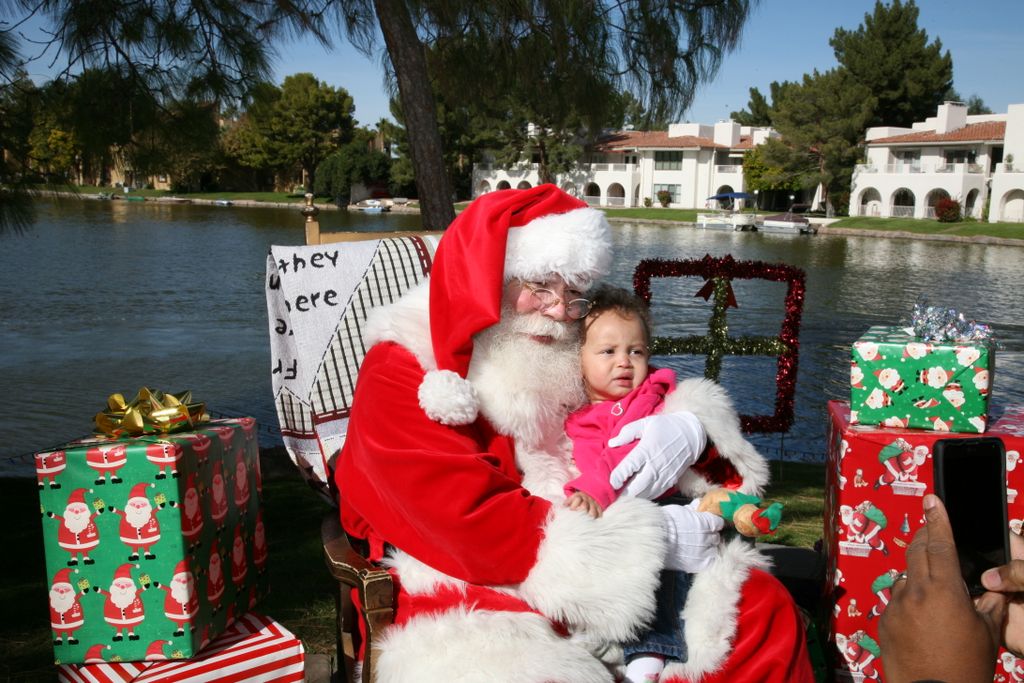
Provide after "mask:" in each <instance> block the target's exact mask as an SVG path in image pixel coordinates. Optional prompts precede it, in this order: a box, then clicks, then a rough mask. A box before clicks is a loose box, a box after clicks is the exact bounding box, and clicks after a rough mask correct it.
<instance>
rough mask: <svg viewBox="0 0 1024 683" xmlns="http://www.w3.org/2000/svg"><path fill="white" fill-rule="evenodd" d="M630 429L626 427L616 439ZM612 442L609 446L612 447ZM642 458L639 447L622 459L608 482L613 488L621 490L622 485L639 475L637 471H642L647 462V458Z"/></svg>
mask: <svg viewBox="0 0 1024 683" xmlns="http://www.w3.org/2000/svg"><path fill="white" fill-rule="evenodd" d="M628 428H629V425H626V426H625V427H624V428H623V430H622V431H621V432H619V436H618V437H615V438H616V439H617V438H619V437H621V436H622V435H623V433H624V432H625V431H626V429H628ZM614 440H615V439H612V441H614ZM612 441H609V442H608V445H609V446H611V445H612ZM626 443H628V442H626ZM641 456H643V451H642V450H641V449H640V448H639V447H637V448H634V449H633V450H632V451H630V453H629V455H627V456H626V457H625V458H623V459H622V462H620V463H619V464H618V465H616V466H615V469H614V470H612V473H611V476H610V477H608V482H609V483H610V484H611V485H612V488H614V489H621V488H622V485H623V484H625V483H626V482H627V481H629V478H630V477H632V476H633V475H634V474H636V473H637V470H639V469H640V467H641V466H642V465H643V464H644V462H645V460H646V458H644V457H641Z"/></svg>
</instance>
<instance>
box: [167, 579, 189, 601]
mask: <svg viewBox="0 0 1024 683" xmlns="http://www.w3.org/2000/svg"><path fill="white" fill-rule="evenodd" d="M171 597H172V598H174V601H175V602H180V603H181V604H182V605H187V604H188V601H189V600H191V599H192V582H191V581H189V580H188V579H187V578H186V579H185V580H184V581H181V580H179V579H177V578H175V579H174V580H173V581H171Z"/></svg>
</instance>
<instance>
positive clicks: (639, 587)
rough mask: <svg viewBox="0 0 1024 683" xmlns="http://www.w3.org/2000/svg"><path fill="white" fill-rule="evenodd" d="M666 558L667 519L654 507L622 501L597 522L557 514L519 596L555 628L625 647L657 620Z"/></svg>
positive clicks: (560, 511) (557, 509)
mask: <svg viewBox="0 0 1024 683" xmlns="http://www.w3.org/2000/svg"><path fill="white" fill-rule="evenodd" d="M664 558H665V530H664V527H663V521H662V513H661V510H659V509H658V506H657V505H655V504H653V503H651V502H649V501H646V500H639V499H635V498H620V499H619V500H617V501H615V503H613V504H612V505H610V506H609V507H608V509H607V510H605V511H604V514H603V515H602V516H601V517H598V518H597V519H594V518H592V517H590V516H589V515H587V514H585V513H583V512H576V511H574V510H570V509H569V508H566V507H561V506H554V507H553V508H552V515H551V517H550V519H549V520H548V523H547V525H546V526H545V527H544V540H543V541H542V542H541V545H540V548H539V549H538V551H537V562H536V564H535V565H534V567H533V569H532V570H531V571H530V574H529V576H528V577H527V578H526V581H524V582H523V583H522V584H520V585H519V590H518V592H519V594H520V595H521V596H522V597H523V599H525V600H526V601H527V602H528V603H530V604H531V605H532V606H533V607H534V608H536V609H537V610H539V611H540V612H542V613H543V614H545V615H547V616H549V617H551V618H552V619H554V620H556V621H561V622H563V623H566V624H569V625H570V627H571V628H573V629H584V630H586V631H587V632H588V633H589V634H590V635H591V636H593V637H594V638H597V639H604V640H609V641H616V642H621V641H624V640H628V639H630V638H631V637H633V636H634V635H635V634H636V631H637V629H638V628H639V627H641V626H642V625H643V624H645V623H647V622H649V621H650V619H651V618H652V617H653V615H654V591H655V589H656V588H657V587H658V583H659V573H660V570H661V567H662V562H663V561H664Z"/></svg>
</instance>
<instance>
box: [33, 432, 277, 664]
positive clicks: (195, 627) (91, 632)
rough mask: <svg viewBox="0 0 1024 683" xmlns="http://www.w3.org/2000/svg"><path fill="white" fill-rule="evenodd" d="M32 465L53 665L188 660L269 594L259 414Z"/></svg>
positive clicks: (65, 451) (39, 459)
mask: <svg viewBox="0 0 1024 683" xmlns="http://www.w3.org/2000/svg"><path fill="white" fill-rule="evenodd" d="M35 462H36V473H37V482H38V486H39V502H40V508H39V510H40V514H41V518H42V527H43V542H44V545H45V551H46V580H47V581H48V583H49V602H50V606H49V607H50V626H51V629H52V636H53V643H54V659H55V661H56V662H57V663H58V664H61V663H79V662H84V661H86V660H87V659H88V658H89V656H90V654H89V653H90V652H94V651H96V649H97V648H100V649H102V650H103V652H105V653H106V655H105V656H106V659H107V660H108V661H109V660H111V658H114V659H115V660H116V661H125V662H130V661H143V660H150V661H152V660H153V659H155V658H160V657H164V658H183V657H184V658H187V657H191V656H193V655H195V654H196V653H197V652H198V651H199V650H200V648H202V647H203V645H205V644H206V643H208V642H210V641H211V640H212V639H213V638H215V637H216V636H217V634H219V633H221V632H223V631H224V630H225V629H226V628H227V627H228V626H229V625H230V624H231V623H232V622H233V621H234V620H235V619H236V618H237V617H238V616H241V615H242V614H243V613H245V612H246V611H247V610H248V609H249V608H250V607H251V606H252V605H254V604H255V603H256V601H257V600H258V599H259V598H260V597H262V596H263V595H264V594H266V592H267V590H268V581H267V576H266V571H265V570H266V560H267V544H266V536H265V534H264V531H263V520H262V513H261V510H260V489H261V486H262V483H261V478H260V469H259V447H258V443H257V440H256V422H255V420H253V419H252V418H239V419H227V420H215V421H212V422H209V423H206V424H203V425H202V426H201V427H199V428H197V429H196V430H195V431H191V432H181V433H173V434H165V435H145V436H140V437H127V438H114V437H106V436H93V437H88V438H85V439H80V440H77V441H74V442H71V443H69V444H67V445H65V446H63V447H62V448H60V449H57V450H52V451H48V452H45V453H38V454H36V456H35Z"/></svg>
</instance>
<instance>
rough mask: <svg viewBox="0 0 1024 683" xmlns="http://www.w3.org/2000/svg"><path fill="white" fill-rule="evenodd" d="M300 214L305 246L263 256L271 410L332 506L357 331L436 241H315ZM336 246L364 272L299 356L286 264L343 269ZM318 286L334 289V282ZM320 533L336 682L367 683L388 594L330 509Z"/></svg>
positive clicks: (319, 237)
mask: <svg viewBox="0 0 1024 683" xmlns="http://www.w3.org/2000/svg"><path fill="white" fill-rule="evenodd" d="M302 213H303V215H305V217H306V226H305V229H306V246H305V247H272V248H271V255H270V258H269V260H268V285H267V296H268V312H269V314H270V328H271V338H272V340H274V341H272V344H271V346H272V351H273V352H274V354H275V355H277V356H278V357H277V359H276V365H275V367H274V384H275V386H274V393H275V405H276V407H277V411H278V418H279V421H280V423H281V428H282V437H283V439H284V441H285V446H286V447H287V448H288V451H289V454H290V455H291V457H292V459H293V460H295V462H296V464H297V465H299V469H300V471H301V472H302V473H303V475H304V476H305V477H306V479H307V481H308V482H309V483H310V484H311V485H312V486H313V488H315V489H316V490H317V491H318V492H319V493H321V494H322V495H324V497H327V498H333V497H334V496H335V495H336V491H334V490H333V481H332V479H331V462H330V459H331V458H332V457H333V456H334V455H336V454H337V452H338V451H339V450H340V449H341V445H342V444H343V443H344V437H345V432H346V431H347V422H348V411H349V410H350V408H351V399H352V392H353V390H354V388H355V381H354V378H355V375H356V374H357V373H358V369H359V365H360V363H361V362H362V359H363V356H364V355H365V353H366V348H365V346H364V345H363V344H362V332H361V330H362V324H363V323H364V322H365V319H366V315H367V313H369V311H370V310H372V309H373V308H374V307H376V306H378V305H382V304H387V303H390V302H391V301H394V300H396V299H397V298H399V297H400V296H401V295H402V294H404V293H405V291H407V290H408V289H409V288H410V287H412V286H414V285H415V284H417V283H418V282H420V281H422V279H423V278H425V277H426V275H427V273H428V272H429V268H430V264H431V263H432V260H433V252H434V248H435V247H436V245H437V240H438V239H439V237H438V236H437V234H436V233H435V234H433V235H431V234H429V233H423V232H420V233H416V232H393V233H355V232H330V233H323V232H321V231H320V225H319V221H318V220H317V214H318V213H319V210H318V209H317V208H316V207H315V206H313V203H312V195H306V207H305V208H304V209H303V211H302ZM346 243H347V244H351V245H352V248H351V249H350V250H349V251H351V250H355V251H359V252H360V253H361V254H364V253H365V256H364V257H363V260H362V261H359V263H360V265H359V266H358V267H360V268H365V270H364V271H363V272H361V273H347V276H348V277H349V279H353V276H354V280H355V281H356V284H355V285H354V287H353V288H352V291H351V292H342V291H338V292H337V297H336V299H332V302H334V303H338V302H342V301H343V300H344V301H347V303H346V304H345V307H344V311H343V312H342V313H341V314H340V317H339V318H338V320H337V321H336V322H335V320H334V319H333V318H331V319H328V321H327V322H328V323H329V324H331V325H336V327H337V330H338V331H339V333H337V334H334V335H332V336H331V337H330V338H329V339H325V341H324V342H323V344H320V345H318V344H319V342H318V343H314V344H313V346H312V347H310V346H304V345H303V339H302V336H303V331H302V330H301V329H300V328H299V326H298V325H299V321H297V320H296V319H295V313H294V310H293V309H294V306H295V303H296V297H295V296H294V295H293V294H291V293H288V292H286V291H285V290H287V280H288V278H289V277H294V275H293V274H294V272H295V271H296V270H298V266H297V265H295V264H298V263H302V264H304V265H303V267H304V268H305V267H308V266H309V264H310V263H311V262H312V260H313V258H315V254H316V253H321V254H334V258H335V259H336V261H337V263H338V264H340V263H341V262H342V261H343V260H344V259H343V258H341V257H338V256H337V255H336V253H337V252H340V251H342V250H345V249H346V247H345V244H346ZM321 245H335V246H337V247H338V250H336V252H332V251H329V250H315V249H314V250H311V248H312V247H317V246H321ZM289 256H290V257H291V260H289V258H288V257H289ZM328 262H329V261H328V260H325V259H324V258H320V259H319V260H318V261H317V263H318V265H324V264H326V263H328ZM282 263H283V264H284V265H281V264H282ZM330 263H334V261H330ZM325 279H330V280H331V281H332V284H331V286H332V287H333V286H335V285H334V284H333V282H334V281H335V280H336V279H337V278H336V277H333V276H332V277H330V278H325ZM303 291H306V290H303ZM300 296H305V294H304V295H300ZM322 300H323V299H321V301H322ZM307 301H308V297H307ZM283 302H286V303H285V305H282V303H283ZM342 330H343V331H344V333H343V334H342V333H340V332H341V331H342ZM303 377H312V379H311V380H309V382H307V384H304V385H302V387H301V388H300V389H297V388H296V387H295V386H294V385H293V384H294V382H297V381H300V380H301V379H302V378H303ZM325 387H326V389H327V390H326V391H325ZM325 396H329V399H325V398H324V397H325ZM332 502H336V501H334V500H332ZM320 532H321V541H322V542H323V550H324V560H325V562H326V564H327V568H328V570H329V571H330V573H331V576H333V577H334V579H335V580H336V581H337V583H338V590H337V593H336V596H335V600H336V608H337V614H336V619H337V629H336V634H337V653H338V668H339V673H340V675H341V680H343V681H345V682H346V683H357V682H361V683H371V682H372V681H373V680H374V669H375V663H376V661H375V657H376V652H375V650H374V648H373V644H374V642H375V640H376V638H377V637H379V635H380V633H381V631H382V630H383V629H384V628H385V627H386V626H388V625H389V624H390V623H391V622H392V620H393V618H394V597H395V588H394V585H393V581H392V578H391V575H390V573H388V571H387V570H385V569H383V568H381V567H379V566H377V565H375V564H373V563H371V562H369V561H367V560H366V559H365V558H364V557H363V556H362V555H360V554H359V553H358V552H357V551H356V550H355V549H354V548H353V547H352V544H351V543H350V542H349V539H348V537H347V536H346V534H345V532H344V530H343V529H342V527H341V524H340V521H339V518H338V513H337V510H334V509H332V510H331V512H329V513H328V514H327V515H326V516H325V518H324V520H323V522H322V524H321V529H320ZM361 651H362V652H364V653H365V657H364V661H363V665H362V667H361V672H359V671H358V669H357V667H356V666H355V659H356V657H357V655H358V653H359V652H361Z"/></svg>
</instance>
